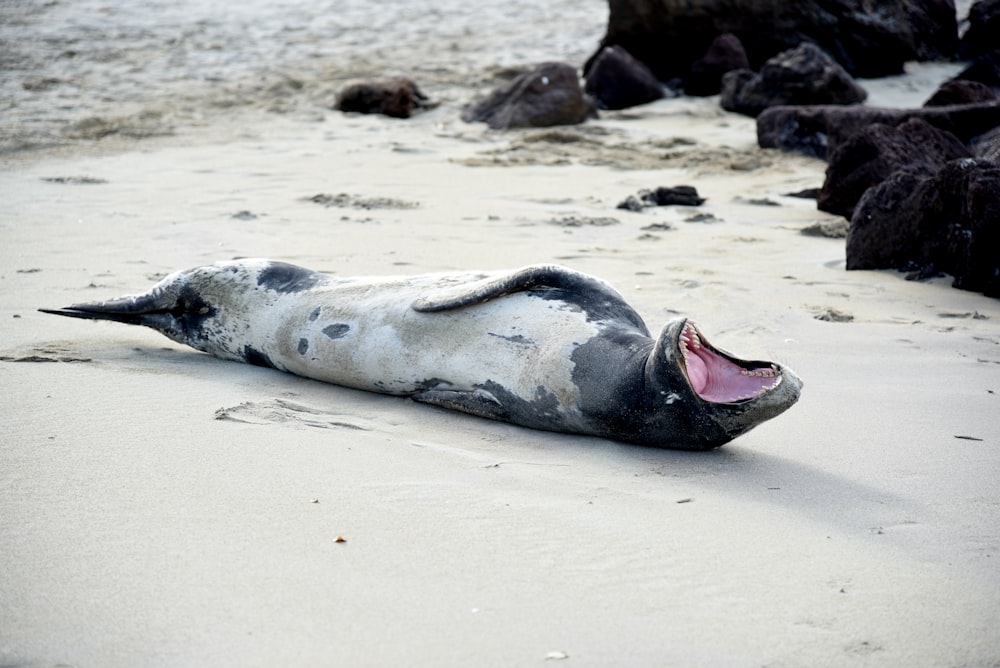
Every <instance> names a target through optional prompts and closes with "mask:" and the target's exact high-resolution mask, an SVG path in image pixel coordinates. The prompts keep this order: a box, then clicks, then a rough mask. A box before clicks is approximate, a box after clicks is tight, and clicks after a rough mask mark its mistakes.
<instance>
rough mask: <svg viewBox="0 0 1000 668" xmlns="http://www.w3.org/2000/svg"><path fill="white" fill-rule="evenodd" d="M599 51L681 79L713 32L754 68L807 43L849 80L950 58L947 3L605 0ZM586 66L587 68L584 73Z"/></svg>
mask: <svg viewBox="0 0 1000 668" xmlns="http://www.w3.org/2000/svg"><path fill="white" fill-rule="evenodd" d="M608 4H609V10H610V11H609V18H608V27H607V31H606V33H605V35H604V38H603V39H602V41H601V46H600V48H604V47H605V46H611V45H614V44H617V45H620V46H622V47H624V48H625V49H626V50H627V51H628V52H629V53H631V54H632V55H633V56H635V57H636V58H638V59H639V60H641V61H642V62H644V63H646V65H648V66H649V68H650V69H651V70H653V73H654V74H655V75H656V76H657V78H659V79H660V80H661V81H670V80H671V79H674V78H682V79H683V78H686V77H687V76H688V74H689V72H690V69H691V64H692V63H694V62H695V61H696V60H698V59H699V58H701V57H702V55H703V54H705V52H706V51H707V50H708V48H709V45H710V44H711V43H712V40H714V39H715V38H716V37H718V36H719V35H722V34H725V33H732V34H733V35H735V36H736V37H737V38H738V39H739V40H740V42H742V44H743V46H744V48H745V49H746V53H747V56H748V57H749V60H750V66H751V67H752V68H757V67H760V66H761V65H762V64H763V63H764V61H766V60H767V59H768V58H770V57H772V56H774V55H775V54H777V53H779V52H781V51H784V50H787V49H790V48H793V47H795V46H797V45H798V44H800V43H802V42H812V43H814V44H816V45H818V46H819V47H820V48H822V49H823V50H824V51H826V52H827V53H829V54H831V55H833V57H834V58H835V59H836V60H837V61H838V62H839V63H840V64H841V65H842V66H843V67H844V68H845V69H846V70H847V71H848V72H849V73H850V74H851V75H852V76H861V77H880V76H886V75H889V74H899V73H901V72H902V71H903V64H904V63H905V62H907V61H910V60H921V59H942V58H948V57H950V56H952V55H953V54H954V51H955V48H956V45H957V42H958V23H957V19H956V16H955V5H954V2H953V0H883V1H882V2H870V1H868V0H797V1H796V2H788V1H787V0H749V1H748V0H609V3H608ZM588 69H589V68H588Z"/></svg>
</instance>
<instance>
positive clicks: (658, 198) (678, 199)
mask: <svg viewBox="0 0 1000 668" xmlns="http://www.w3.org/2000/svg"><path fill="white" fill-rule="evenodd" d="M704 203H705V198H704V197H701V196H699V195H698V191H697V190H696V189H695V188H694V187H693V186H674V187H672V188H667V187H659V188H656V189H654V190H640V191H639V194H638V195H629V196H628V197H626V198H625V199H624V200H622V202H621V203H619V204H618V206H617V208H619V209H625V210H627V211H642V210H643V209H645V208H647V207H651V206H670V205H672V204H676V205H679V206H698V205H700V204H704Z"/></svg>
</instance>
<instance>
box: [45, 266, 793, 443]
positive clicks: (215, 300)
mask: <svg viewBox="0 0 1000 668" xmlns="http://www.w3.org/2000/svg"><path fill="white" fill-rule="evenodd" d="M40 310H41V311H42V312H44V313H53V314H56V315H63V316H69V317H73V318H87V319H91V320H111V321H114V322H122V323H127V324H132V325H144V326H146V327H151V328H152V329H155V330H156V331H158V332H160V333H162V334H164V335H166V336H167V337H168V338H170V339H172V340H174V341H177V342H179V343H183V344H186V345H189V346H191V347H192V348H195V349H197V350H200V351H203V352H206V353H210V354H212V355H215V356H217V357H221V358H224V359H229V360H237V361H241V362H248V363H250V364H256V365H260V366H266V367H272V368H275V369H279V370H282V371H288V372H291V373H294V374H298V375H300V376H306V377H308V378H313V379H316V380H320V381H326V382H330V383H335V384H337V385H344V386H347V387H353V388H357V389H361V390H369V391H372V392H380V393H385V394H392V395H400V396H408V397H412V398H413V399H414V400H416V401H419V402H424V403H428V404H434V405H437V406H443V407H445V408H450V409H454V410H457V411H463V412H465V413H471V414H473V415H478V416H480V417H484V418H491V419H494V420H502V421H505V422H511V423H514V424H518V425H522V426H525V427H531V428H534V429H542V430H548V431H559V432H567V433H576V434H590V435H595V436H601V437H605V438H610V439H614V440H619V441H625V442H630V443H637V444H642V445H651V446H658V447H668V448H680V449H690V450H707V449H710V448H714V447H717V446H720V445H722V444H724V443H727V442H728V441H730V440H732V439H733V438H735V437H737V436H739V435H741V434H743V433H745V432H747V431H748V430H750V429H752V428H753V427H755V426H756V425H758V424H760V423H761V422H763V421H765V420H768V419H770V418H773V417H775V416H777V415H778V414H780V413H782V412H784V411H785V410H787V409H788V408H789V407H790V406H791V405H792V404H794V403H795V402H796V400H797V399H798V397H799V393H800V390H801V387H802V381H801V380H799V378H798V377H797V376H796V375H795V374H794V373H793V372H792V371H791V370H789V369H787V368H785V367H783V366H782V365H780V364H776V363H773V362H766V361H752V360H743V359H740V358H737V357H735V356H733V355H731V354H729V353H727V352H725V351H723V350H721V349H719V348H716V347H714V346H713V345H712V344H710V343H709V342H708V340H707V339H706V338H705V336H704V335H703V334H702V333H701V331H700V330H699V329H698V328H697V327H696V326H695V325H694V323H692V322H691V321H689V320H687V319H686V318H681V319H677V320H674V321H672V322H670V323H668V324H667V325H666V326H665V327H664V328H663V330H662V331H661V332H660V334H659V336H658V337H657V338H655V339H654V338H652V337H651V336H650V333H649V330H648V329H647V328H646V325H645V324H644V323H643V320H642V318H640V317H639V315H638V314H637V313H636V312H635V310H634V309H633V308H632V307H631V306H629V305H628V304H627V303H626V302H625V300H624V299H623V298H622V296H621V295H620V294H619V293H618V292H617V291H616V290H615V289H614V288H612V287H611V286H610V285H608V284H607V283H605V282H604V281H601V280H599V279H597V278H594V277H591V276H588V275H586V274H582V273H579V272H576V271H573V270H571V269H567V268H565V267H560V266H556V265H532V266H528V267H523V268H521V269H515V270H510V271H496V272H467V273H441V274H426V275H418V276H389V277H374V278H372V277H359V278H340V277H336V276H331V275H326V274H322V273H318V272H314V271H310V270H308V269H305V268H303V267H298V266H295V265H291V264H286V263H283V262H275V261H271V260H261V259H251V260H239V261H232V262H220V263H216V264H213V265H207V266H202V267H196V268H193V269H188V270H185V271H180V272H177V273H174V274H171V275H170V276H168V277H166V278H164V279H163V280H162V281H160V282H159V283H158V284H156V285H155V286H154V287H153V288H152V289H150V290H149V291H148V292H145V293H143V294H137V295H131V296H125V297H121V298H118V299H112V300H109V301H102V302H88V303H82V304H75V305H73V306H68V307H66V308H63V309H40Z"/></svg>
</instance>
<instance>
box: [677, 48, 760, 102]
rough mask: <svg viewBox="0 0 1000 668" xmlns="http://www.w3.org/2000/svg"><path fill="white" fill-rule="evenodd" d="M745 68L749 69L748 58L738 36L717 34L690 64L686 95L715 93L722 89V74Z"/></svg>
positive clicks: (685, 87)
mask: <svg viewBox="0 0 1000 668" xmlns="http://www.w3.org/2000/svg"><path fill="white" fill-rule="evenodd" d="M746 69H750V60H749V59H748V58H747V52H746V50H745V49H744V48H743V44H742V42H740V39H739V37H737V36H736V35H734V34H732V33H726V34H725V35H719V36H718V37H716V38H715V40H713V41H712V44H711V46H709V47H708V51H706V52H705V55H703V56H702V57H701V58H699V59H698V60H696V61H694V63H692V64H691V72H690V74H689V75H688V77H687V80H686V81H685V83H684V92H685V93H687V94H688V95H700V96H707V95H716V94H718V92H719V91H720V90H722V75H723V74H725V73H726V72H732V71H733V70H746Z"/></svg>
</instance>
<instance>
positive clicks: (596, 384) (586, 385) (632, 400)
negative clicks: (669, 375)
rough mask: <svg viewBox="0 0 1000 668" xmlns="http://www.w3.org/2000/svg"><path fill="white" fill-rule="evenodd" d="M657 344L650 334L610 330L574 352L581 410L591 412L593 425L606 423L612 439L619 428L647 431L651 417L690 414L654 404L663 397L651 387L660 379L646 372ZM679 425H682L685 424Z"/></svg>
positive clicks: (627, 431)
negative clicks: (657, 407)
mask: <svg viewBox="0 0 1000 668" xmlns="http://www.w3.org/2000/svg"><path fill="white" fill-rule="evenodd" d="M653 345H654V343H653V341H652V340H651V339H650V338H648V337H645V336H642V335H640V334H636V333H635V332H630V331H627V330H617V329H609V330H607V331H605V332H603V333H602V334H601V335H600V336H595V337H593V338H592V339H590V340H589V341H587V342H586V343H584V344H583V345H581V346H579V347H577V348H576V350H574V351H573V354H572V355H571V356H570V359H571V360H572V361H573V384H574V385H576V386H577V387H578V388H580V399H579V406H580V411H581V412H582V413H583V414H584V415H588V416H591V418H592V423H593V424H595V425H596V424H604V425H606V427H605V428H606V429H607V430H608V433H607V434H605V435H607V436H611V437H612V438H613V437H614V433H615V432H618V433H633V432H636V431H645V430H648V429H649V425H648V421H649V417H650V415H660V416H662V415H664V413H665V414H666V416H667V417H666V420H677V421H679V422H682V423H683V422H684V417H685V416H686V415H688V414H689V413H691V411H688V410H684V409H679V410H676V411H666V412H664V411H658V410H656V409H655V408H654V403H655V402H657V401H659V400H661V399H662V398H663V395H660V394H659V391H658V389H657V388H653V387H650V386H649V384H650V383H652V382H655V381H653V380H652V379H650V378H648V375H647V372H646V362H647V359H648V358H649V355H650V350H651V349H652V348H653ZM685 385H686V383H685ZM593 418H596V419H593ZM677 426H678V427H679V428H682V429H683V428H684V427H685V426H686V425H684V424H678V425H677ZM659 433H669V432H659ZM681 433H683V432H681Z"/></svg>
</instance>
